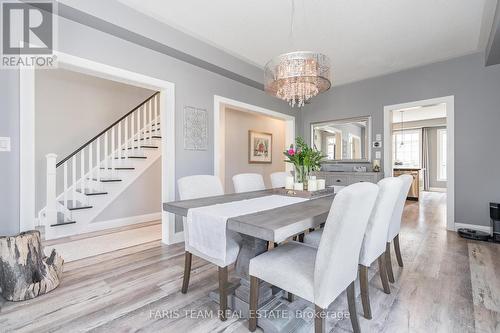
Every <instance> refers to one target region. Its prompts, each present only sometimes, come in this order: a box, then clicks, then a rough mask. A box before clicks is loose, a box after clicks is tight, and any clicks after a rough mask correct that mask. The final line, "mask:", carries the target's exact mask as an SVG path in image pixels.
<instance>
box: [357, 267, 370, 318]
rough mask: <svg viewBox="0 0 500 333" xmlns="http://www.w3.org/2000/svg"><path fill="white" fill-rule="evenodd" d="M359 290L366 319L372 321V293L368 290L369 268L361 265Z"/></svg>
mask: <svg viewBox="0 0 500 333" xmlns="http://www.w3.org/2000/svg"><path fill="white" fill-rule="evenodd" d="M359 289H360V290H361V304H362V305H363V314H364V316H365V318H366V319H372V310H371V307H370V293H369V290H368V267H366V266H363V265H359Z"/></svg>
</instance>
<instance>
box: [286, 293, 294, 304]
mask: <svg viewBox="0 0 500 333" xmlns="http://www.w3.org/2000/svg"><path fill="white" fill-rule="evenodd" d="M287 298H288V302H290V303H292V302H293V294H292V293H291V292H287Z"/></svg>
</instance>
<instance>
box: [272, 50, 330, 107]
mask: <svg viewBox="0 0 500 333" xmlns="http://www.w3.org/2000/svg"><path fill="white" fill-rule="evenodd" d="M264 80H265V81H264V87H265V90H266V92H267V93H269V94H271V95H273V96H276V97H278V98H280V99H282V100H284V101H287V102H288V104H289V105H290V106H291V107H295V106H297V107H302V106H304V103H306V102H307V101H308V100H310V99H311V98H312V97H314V96H316V95H318V94H319V93H322V92H325V91H327V90H328V89H330V87H331V82H330V59H328V57H327V56H325V55H324V54H321V53H316V52H310V51H297V52H290V53H285V54H282V55H279V56H277V57H276V58H274V59H272V60H271V61H269V62H268V63H267V64H266V67H265V72H264Z"/></svg>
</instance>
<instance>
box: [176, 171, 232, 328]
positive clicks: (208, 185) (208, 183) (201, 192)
mask: <svg viewBox="0 0 500 333" xmlns="http://www.w3.org/2000/svg"><path fill="white" fill-rule="evenodd" d="M177 185H178V189H179V196H180V199H181V200H190V199H198V198H203V197H210V196H217V195H223V194H224V189H223V188H222V183H221V181H220V179H219V178H218V177H216V176H211V175H197V176H188V177H184V178H180V179H179V180H178V181H177ZM183 224H184V247H185V259H184V276H183V281H182V289H181V292H182V293H183V294H185V293H187V289H188V286H189V278H190V275H191V261H192V258H193V256H192V255H193V254H194V255H195V256H198V257H200V258H203V259H205V260H207V261H208V262H211V263H213V264H215V265H217V266H218V271H219V296H220V299H219V306H220V319H221V320H226V317H225V314H226V310H227V291H226V287H227V283H228V271H227V266H229V265H231V264H233V263H234V262H235V261H236V257H237V256H238V253H239V251H240V245H239V244H238V241H237V239H236V238H234V236H232V235H231V234H228V239H227V245H226V250H227V253H226V256H225V258H226V259H225V261H221V260H219V259H215V258H212V257H209V256H208V255H206V254H204V253H202V252H200V251H197V250H196V249H194V248H193V247H192V246H190V244H189V225H188V223H187V221H186V218H184V219H183Z"/></svg>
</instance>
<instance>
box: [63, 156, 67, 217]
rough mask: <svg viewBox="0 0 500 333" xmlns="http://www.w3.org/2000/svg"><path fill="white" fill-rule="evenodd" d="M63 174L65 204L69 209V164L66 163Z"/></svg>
mask: <svg viewBox="0 0 500 333" xmlns="http://www.w3.org/2000/svg"><path fill="white" fill-rule="evenodd" d="M63 169H64V170H63V172H64V186H63V187H64V190H63V197H64V199H63V202H64V207H65V208H68V162H67V161H66V162H64V164H63Z"/></svg>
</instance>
